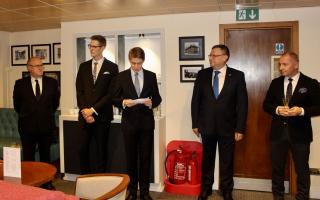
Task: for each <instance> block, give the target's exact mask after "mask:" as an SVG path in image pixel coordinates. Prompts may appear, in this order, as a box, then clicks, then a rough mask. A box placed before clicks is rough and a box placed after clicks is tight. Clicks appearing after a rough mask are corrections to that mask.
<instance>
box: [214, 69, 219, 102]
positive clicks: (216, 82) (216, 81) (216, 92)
mask: <svg viewBox="0 0 320 200" xmlns="http://www.w3.org/2000/svg"><path fill="white" fill-rule="evenodd" d="M219 73H220V71H214V78H213V94H214V96H215V97H216V99H217V98H218V96H219V76H218V75H219Z"/></svg>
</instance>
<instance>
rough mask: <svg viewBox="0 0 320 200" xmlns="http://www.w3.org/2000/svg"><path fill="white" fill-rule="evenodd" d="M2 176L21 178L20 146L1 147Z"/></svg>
mask: <svg viewBox="0 0 320 200" xmlns="http://www.w3.org/2000/svg"><path fill="white" fill-rule="evenodd" d="M3 176H7V177H16V178H21V155H20V148H15V147H3Z"/></svg>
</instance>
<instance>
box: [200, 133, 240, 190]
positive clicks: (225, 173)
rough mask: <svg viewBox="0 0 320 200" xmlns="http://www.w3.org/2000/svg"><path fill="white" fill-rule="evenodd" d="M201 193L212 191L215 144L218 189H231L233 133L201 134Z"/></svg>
mask: <svg viewBox="0 0 320 200" xmlns="http://www.w3.org/2000/svg"><path fill="white" fill-rule="evenodd" d="M201 137H202V145H203V157H202V185H201V193H202V195H210V194H211V193H212V185H213V183H214V170H215V169H214V167H215V158H216V148H217V144H218V147H219V168H220V169H219V170H220V174H219V175H220V189H221V190H222V191H224V192H231V191H232V190H233V185H234V183H233V158H234V146H235V139H234V134H232V135H230V136H221V135H217V134H210V135H206V134H202V135H201Z"/></svg>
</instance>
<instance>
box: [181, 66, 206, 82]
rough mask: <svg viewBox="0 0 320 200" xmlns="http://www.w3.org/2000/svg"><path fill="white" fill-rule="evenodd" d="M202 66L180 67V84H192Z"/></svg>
mask: <svg viewBox="0 0 320 200" xmlns="http://www.w3.org/2000/svg"><path fill="white" fill-rule="evenodd" d="M201 69H203V65H180V82H194V81H195V80H196V78H197V75H198V72H199V71H200V70H201Z"/></svg>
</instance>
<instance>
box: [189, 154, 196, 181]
mask: <svg viewBox="0 0 320 200" xmlns="http://www.w3.org/2000/svg"><path fill="white" fill-rule="evenodd" d="M197 168H198V164H197V154H196V152H195V151H193V152H192V155H191V158H190V159H189V162H188V183H189V184H191V185H196V184H198V169H197Z"/></svg>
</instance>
